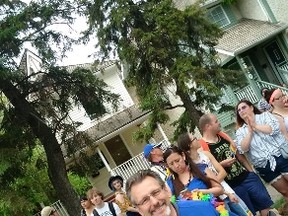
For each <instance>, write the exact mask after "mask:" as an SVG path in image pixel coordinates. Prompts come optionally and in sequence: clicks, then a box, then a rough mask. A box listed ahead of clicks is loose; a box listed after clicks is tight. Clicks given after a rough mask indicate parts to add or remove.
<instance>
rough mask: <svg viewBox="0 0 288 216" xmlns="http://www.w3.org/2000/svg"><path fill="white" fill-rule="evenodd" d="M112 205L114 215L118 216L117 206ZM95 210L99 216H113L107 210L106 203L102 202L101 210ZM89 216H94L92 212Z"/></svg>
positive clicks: (119, 211)
mask: <svg viewBox="0 0 288 216" xmlns="http://www.w3.org/2000/svg"><path fill="white" fill-rule="evenodd" d="M112 204H113V207H114V209H115V212H116V215H119V214H120V213H121V210H120V208H119V206H118V205H117V204H116V203H114V202H113V203H112ZM95 209H96V211H97V212H98V214H99V215H100V216H113V214H112V212H111V211H110V209H109V205H108V202H104V206H103V207H102V208H95ZM91 216H94V215H93V212H92V214H91Z"/></svg>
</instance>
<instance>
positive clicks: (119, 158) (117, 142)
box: [105, 135, 131, 166]
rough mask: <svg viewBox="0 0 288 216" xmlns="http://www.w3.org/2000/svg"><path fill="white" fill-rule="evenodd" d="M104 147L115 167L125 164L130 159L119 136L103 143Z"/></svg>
mask: <svg viewBox="0 0 288 216" xmlns="http://www.w3.org/2000/svg"><path fill="white" fill-rule="evenodd" d="M105 146H106V148H107V149H108V151H109V153H110V154H111V156H112V158H113V160H114V161H115V163H116V166H118V165H120V164H122V163H124V162H126V161H127V160H129V159H130V158H131V155H130V153H129V152H128V149H127V148H126V146H125V144H124V142H123V141H122V139H121V137H120V136H119V135H117V136H115V137H113V138H112V139H110V140H108V141H106V142H105Z"/></svg>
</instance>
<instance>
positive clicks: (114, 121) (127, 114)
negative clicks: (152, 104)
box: [85, 105, 150, 140]
mask: <svg viewBox="0 0 288 216" xmlns="http://www.w3.org/2000/svg"><path fill="white" fill-rule="evenodd" d="M149 112H150V111H142V110H140V109H139V108H138V106H137V105H133V106H131V107H129V108H127V109H125V110H123V111H121V112H119V113H117V114H114V115H113V116H111V117H110V118H108V119H106V120H104V121H102V122H99V123H97V124H96V125H94V126H93V127H91V128H89V129H87V130H86V131H85V132H86V133H88V135H89V136H90V137H91V138H92V139H95V140H100V139H102V138H104V137H107V136H108V135H111V133H112V132H117V131H118V132H119V130H121V129H123V128H124V127H125V126H129V125H130V124H131V123H135V124H136V122H138V121H137V120H141V119H142V117H146V116H147V114H148V113H149ZM142 121H143V119H142ZM141 123H142V122H141Z"/></svg>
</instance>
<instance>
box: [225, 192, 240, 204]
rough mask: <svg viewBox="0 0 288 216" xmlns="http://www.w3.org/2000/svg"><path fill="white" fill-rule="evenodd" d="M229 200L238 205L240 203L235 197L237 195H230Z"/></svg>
mask: <svg viewBox="0 0 288 216" xmlns="http://www.w3.org/2000/svg"><path fill="white" fill-rule="evenodd" d="M227 195H228V198H229V199H230V201H231V202H233V203H238V202H239V199H238V198H237V197H236V196H235V194H233V193H228V194H227Z"/></svg>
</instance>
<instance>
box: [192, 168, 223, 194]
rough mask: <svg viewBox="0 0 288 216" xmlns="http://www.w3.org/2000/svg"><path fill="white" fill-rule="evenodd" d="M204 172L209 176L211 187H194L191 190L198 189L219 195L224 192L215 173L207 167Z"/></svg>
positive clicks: (205, 192)
mask: <svg viewBox="0 0 288 216" xmlns="http://www.w3.org/2000/svg"><path fill="white" fill-rule="evenodd" d="M205 173H206V175H207V177H208V178H210V182H211V187H210V188H207V189H195V190H193V191H199V192H202V193H203V194H210V193H211V194H213V195H214V196H219V195H221V194H223V193H224V189H223V187H222V185H221V184H220V183H219V182H218V181H217V180H216V176H215V174H214V173H213V172H212V171H211V170H210V169H209V168H208V167H207V168H206V169H205Z"/></svg>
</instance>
